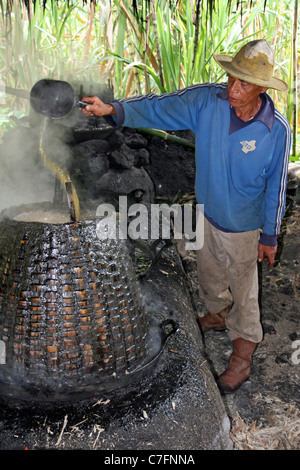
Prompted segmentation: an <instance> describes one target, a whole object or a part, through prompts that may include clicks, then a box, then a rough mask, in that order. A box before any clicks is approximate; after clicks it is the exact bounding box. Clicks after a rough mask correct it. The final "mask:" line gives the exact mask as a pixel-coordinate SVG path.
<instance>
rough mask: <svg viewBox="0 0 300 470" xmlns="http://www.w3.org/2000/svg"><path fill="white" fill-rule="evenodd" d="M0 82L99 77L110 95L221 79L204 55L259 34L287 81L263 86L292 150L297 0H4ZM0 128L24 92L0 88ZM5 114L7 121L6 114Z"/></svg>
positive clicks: (23, 108)
mask: <svg viewBox="0 0 300 470" xmlns="http://www.w3.org/2000/svg"><path fill="white" fill-rule="evenodd" d="M0 8H1V10H2V15H1V17H0V70H1V76H0V85H2V89H3V87H4V86H6V87H10V88H11V89H18V90H20V89H21V90H26V91H29V90H30V89H31V87H32V86H33V84H34V83H35V82H36V81H37V80H39V79H40V78H45V77H48V78H55V79H63V80H67V81H72V80H74V79H75V78H76V80H82V82H84V81H89V82H91V81H92V82H95V83H98V82H100V81H101V82H107V81H108V80H109V81H110V83H111V84H112V85H113V89H114V94H115V96H116V97H119V98H122V97H127V96H132V95H135V94H143V93H150V92H154V93H165V92H171V91H173V90H175V89H178V88H182V87H185V86H188V85H191V84H194V83H199V82H200V83H205V82H210V81H222V80H225V79H226V77H225V76H224V75H223V72H222V70H221V69H220V68H219V67H218V66H217V65H216V64H215V62H214V60H213V58H212V55H213V53H214V52H215V53H228V54H234V53H235V52H236V51H237V49H239V48H240V47H241V46H242V45H243V44H244V43H245V42H246V41H248V40H250V39H258V38H262V37H264V38H265V39H266V40H267V41H269V42H270V43H271V45H272V46H273V47H274V51H275V54H276V56H275V58H276V64H277V70H276V73H278V75H279V76H280V77H282V78H283V79H284V80H286V81H287V82H288V83H289V85H290V92H289V93H288V94H286V95H284V94H281V93H279V92H273V91H271V95H272V98H273V99H274V102H275V105H276V106H277V107H278V109H279V110H280V111H281V112H282V113H283V114H285V115H286V116H287V118H288V120H289V122H290V124H291V126H292V128H293V158H294V159H300V157H299V142H297V137H298V138H299V129H298V132H297V123H298V122H299V109H297V107H296V106H297V101H298V94H297V74H298V70H297V64H298V60H297V59H298V57H299V45H298V44H297V31H298V22H299V18H298V14H297V12H298V0H292V1H290V0H256V1H255V0H252V1H249V2H248V3H246V2H240V1H239V0H231V1H228V2H227V1H226V2H224V0H207V1H203V0H196V1H194V2H193V1H191V0H178V1H175V0H174V1H172V0H136V1H135V2H133V1H132V0H102V1H96V0H91V1H90V2H84V1H79V0H69V1H68V2H63V1H61V0H56V1H55V0H51V1H45V0H36V1H35V2H33V0H27V1H26V2H24V1H21V0H15V1H14V2H12V1H8V2H5V1H4V0H3V1H1V2H0ZM0 105H1V110H0V126H1V127H0V129H1V128H2V129H6V128H7V127H9V126H12V125H15V121H16V120H18V119H19V118H20V116H22V115H26V114H27V113H28V108H29V103H28V99H27V100H26V99H24V98H21V97H20V96H17V95H16V94H11V93H2V94H1V95H0ZM11 118H13V120H12V119H11Z"/></svg>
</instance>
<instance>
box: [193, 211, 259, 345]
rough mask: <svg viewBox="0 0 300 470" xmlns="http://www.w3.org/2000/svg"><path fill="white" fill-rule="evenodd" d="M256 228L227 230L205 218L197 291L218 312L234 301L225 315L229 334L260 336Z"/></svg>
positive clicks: (237, 336) (211, 309) (234, 337)
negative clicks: (219, 228) (220, 228)
mask: <svg viewBox="0 0 300 470" xmlns="http://www.w3.org/2000/svg"><path fill="white" fill-rule="evenodd" d="M258 238H259V230H253V231H250V232H241V233H226V232H222V231H220V230H218V229H216V228H215V227H213V226H212V225H211V224H210V223H209V222H208V221H207V220H206V219H205V218H204V245H203V247H202V248H201V249H200V250H198V251H197V265H198V277H199V294H200V297H201V298H202V299H203V300H204V301H205V304H206V307H207V310H208V311H209V312H211V313H218V312H220V311H221V310H222V309H223V308H225V307H227V306H228V305H231V304H232V303H233V306H232V309H231V311H230V312H229V314H228V315H227V317H226V327H227V328H228V331H229V337H230V339H231V340H232V341H233V340H234V339H236V338H244V339H247V340H249V341H253V342H255V343H259V342H260V341H261V340H262V337H263V333H262V327H261V323H260V311H259V304H258V273H257V254H258Z"/></svg>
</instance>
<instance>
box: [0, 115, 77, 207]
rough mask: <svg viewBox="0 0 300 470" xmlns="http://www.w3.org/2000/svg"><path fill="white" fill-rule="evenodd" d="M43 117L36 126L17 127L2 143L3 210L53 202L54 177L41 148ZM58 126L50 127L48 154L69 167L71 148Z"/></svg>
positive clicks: (0, 204) (0, 193)
mask: <svg viewBox="0 0 300 470" xmlns="http://www.w3.org/2000/svg"><path fill="white" fill-rule="evenodd" d="M43 119H44V118H43V117H42V116H41V117H40V124H41V125H38V126H36V127H33V128H31V127H25V126H24V127H23V126H22V127H21V126H20V127H18V128H15V129H13V130H11V131H9V132H7V133H6V134H5V135H4V137H3V142H2V144H1V145H0V163H1V170H0V171H1V173H0V211H3V210H4V209H9V208H11V207H14V206H21V205H24V204H25V205H26V204H28V205H30V204H36V203H43V202H53V199H54V194H55V176H54V174H53V173H52V172H51V171H50V170H49V168H47V167H46V165H45V164H44V162H43V160H42V158H41V155H40V149H39V141H40V136H41V132H42V121H43ZM56 127H57V126H55V125H52V126H48V129H49V131H47V136H46V138H45V152H46V153H47V156H48V157H49V158H50V159H51V160H53V161H54V162H55V163H56V164H57V165H59V166H61V167H62V168H66V167H67V166H68V162H69V159H70V152H71V151H70V148H69V147H68V146H67V145H66V143H65V142H64V140H65V137H64V136H63V135H62V131H61V130H60V131H59V132H58V131H57V129H56Z"/></svg>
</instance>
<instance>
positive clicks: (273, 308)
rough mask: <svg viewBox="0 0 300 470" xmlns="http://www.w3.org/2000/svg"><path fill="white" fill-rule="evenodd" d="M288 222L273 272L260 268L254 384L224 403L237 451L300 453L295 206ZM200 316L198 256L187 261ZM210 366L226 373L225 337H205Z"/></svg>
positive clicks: (299, 238) (298, 222)
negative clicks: (259, 335)
mask: <svg viewBox="0 0 300 470" xmlns="http://www.w3.org/2000/svg"><path fill="white" fill-rule="evenodd" d="M288 202H289V206H288V208H289V210H288V211H287V215H286V217H285V219H284V223H283V230H282V236H281V241H280V248H279V250H278V256H277V261H276V263H275V265H274V267H273V268H268V266H267V265H262V266H260V269H259V277H260V303H261V318H262V325H263V330H264V338H263V341H262V342H261V343H260V344H259V346H258V348H257V350H256V352H255V355H254V360H253V367H252V374H251V377H250V379H249V380H248V381H247V382H246V383H245V384H243V386H242V387H241V388H240V389H239V390H238V391H236V392H235V393H234V394H231V395H227V396H225V397H224V403H225V406H226V409H227V412H228V415H229V417H230V419H231V422H232V429H231V438H232V440H233V443H234V447H235V449H300V391H299V384H300V381H299V378H300V317H299V306H300V302H299V301H300V271H299V263H300V260H299V248H300V206H299V205H298V204H296V203H295V202H294V201H293V200H290V201H288ZM183 263H184V266H185V268H186V271H187V273H188V276H189V279H190V281H191V285H192V286H193V296H194V301H195V304H196V306H197V310H198V311H199V312H200V313H201V314H202V313H205V308H204V305H203V303H202V301H201V299H199V297H198V294H197V274H196V261H195V255H194V253H189V255H188V256H187V257H186V258H185V259H184V260H183ZM205 348H206V354H207V361H208V362H209V363H210V368H211V370H212V372H213V374H215V375H216V376H217V375H218V374H220V373H221V372H222V371H223V370H224V369H225V368H226V364H227V361H228V357H229V356H230V354H231V342H230V340H229V338H228V335H227V333H226V331H225V332H214V331H211V332H207V333H205Z"/></svg>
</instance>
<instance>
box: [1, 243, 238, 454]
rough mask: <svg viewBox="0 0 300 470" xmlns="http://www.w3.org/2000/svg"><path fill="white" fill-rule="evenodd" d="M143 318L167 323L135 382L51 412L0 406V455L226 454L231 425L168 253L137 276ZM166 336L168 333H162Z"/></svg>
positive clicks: (180, 275)
mask: <svg viewBox="0 0 300 470" xmlns="http://www.w3.org/2000/svg"><path fill="white" fill-rule="evenodd" d="M142 291H143V295H144V298H145V302H146V305H147V309H148V312H149V313H150V315H151V316H153V317H155V318H156V320H157V321H158V322H161V321H163V320H167V319H168V320H170V319H172V320H173V321H174V322H175V323H176V325H177V330H176V332H175V333H174V332H173V333H172V334H170V335H169V337H168V339H167V340H166V343H165V345H164V348H163V349H162V352H161V355H160V356H159V357H158V358H157V360H156V361H155V362H154V363H153V367H151V369H150V370H149V371H148V372H147V373H146V374H145V375H144V376H143V377H141V378H140V380H139V382H138V383H136V382H135V383H132V384H127V386H126V388H124V389H121V390H115V391H109V390H108V391H103V390H102V391H101V393H100V394H97V393H95V394H94V395H93V396H91V397H90V399H89V400H85V401H84V402H75V403H73V404H72V405H71V404H70V403H68V404H60V405H57V406H53V404H52V405H51V406H50V407H49V406H48V407H45V406H41V405H36V404H35V403H28V402H27V405H26V406H25V407H24V403H17V402H16V401H14V402H13V403H11V404H10V405H9V404H8V403H7V402H6V401H5V400H4V401H3V400H2V403H1V408H0V410H1V415H0V416H1V420H0V446H1V448H2V449H23V448H28V449H81V450H92V449H96V450H113V449H115V450H130V449H134V450H154V449H156V450H180V449H186V450H188V449H190V450H197V449H228V448H230V447H231V440H230V438H229V420H228V417H227V414H226V412H225V408H224V406H223V403H222V400H221V397H220V395H219V392H218V390H217V387H216V385H215V382H214V380H213V377H212V375H211V373H210V371H209V369H208V368H207V361H206V360H205V359H204V357H203V351H202V346H203V344H202V340H201V335H200V332H199V330H198V327H197V324H196V321H195V316H194V312H193V308H192V304H191V299H190V297H189V295H190V293H189V288H188V285H187V283H186V277H185V273H184V271H183V270H182V266H181V262H180V260H179V258H178V254H177V252H176V250H174V247H172V246H171V247H168V248H167V249H166V251H165V252H164V253H163V254H162V256H161V258H160V259H159V261H158V263H156V264H155V266H153V269H152V270H150V271H149V272H148V273H147V275H145V276H144V277H143V278H142ZM166 333H168V332H167V331H166Z"/></svg>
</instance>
